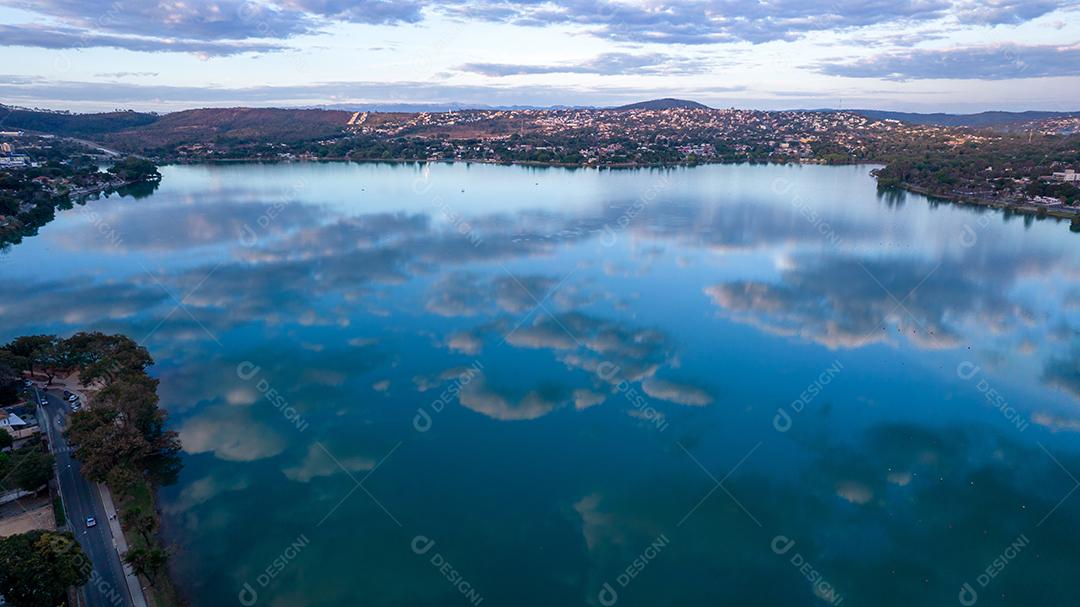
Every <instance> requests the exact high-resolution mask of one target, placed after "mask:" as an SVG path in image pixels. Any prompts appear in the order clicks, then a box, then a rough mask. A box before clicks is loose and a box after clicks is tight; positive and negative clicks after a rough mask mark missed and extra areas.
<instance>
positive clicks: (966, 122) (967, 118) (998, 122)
mask: <svg viewBox="0 0 1080 607" xmlns="http://www.w3.org/2000/svg"><path fill="white" fill-rule="evenodd" d="M845 111H848V112H852V113H854V114H860V115H863V116H866V117H867V118H870V119H873V120H900V121H902V122H909V123H912V124H929V125H936V126H966V127H973V128H1002V127H1008V126H1010V125H1013V124H1019V123H1022V122H1030V121H1032V120H1045V119H1047V118H1066V117H1069V116H1080V112H1038V111H1032V112H980V113H978V114H943V113H937V114H916V113H911V112H886V111H882V110H845Z"/></svg>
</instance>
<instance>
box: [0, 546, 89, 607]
mask: <svg viewBox="0 0 1080 607" xmlns="http://www.w3.org/2000/svg"><path fill="white" fill-rule="evenodd" d="M91 570H92V566H91V564H90V561H89V560H88V559H87V558H86V556H85V555H83V552H82V548H80V547H79V544H78V542H76V541H75V538H74V536H72V535H71V534H70V533H55V532H52V531H40V530H35V531H30V532H27V533H21V534H19V535H13V536H10V537H6V538H3V539H0V594H2V595H3V596H4V599H6V600H7V602H8V603H10V604H12V605H14V606H15V607H55V606H56V605H58V604H60V603H61V602H62V601H63V600H64V595H65V593H66V592H67V589H68V588H69V587H71V586H82V585H83V584H85V583H86V582H87V581H89V580H90V571H91Z"/></svg>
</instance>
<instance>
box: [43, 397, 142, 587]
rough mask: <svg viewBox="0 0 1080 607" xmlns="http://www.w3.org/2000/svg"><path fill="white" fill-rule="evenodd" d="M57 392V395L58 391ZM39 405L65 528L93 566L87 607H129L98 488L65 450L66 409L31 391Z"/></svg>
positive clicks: (59, 402) (60, 400) (60, 402)
mask: <svg viewBox="0 0 1080 607" xmlns="http://www.w3.org/2000/svg"><path fill="white" fill-rule="evenodd" d="M57 392H59V391H57ZM34 393H35V396H36V397H37V399H38V401H39V402H40V400H41V396H42V395H45V396H46V397H47V399H48V404H47V405H45V406H44V407H43V409H44V410H45V417H46V419H43V420H41V423H42V425H43V426H45V429H46V432H48V436H49V447H50V449H51V450H52V452H53V455H54V456H55V457H56V467H57V477H58V478H59V479H60V493H61V494H62V496H63V499H64V509H65V511H66V512H67V519H68V524H69V525H70V526H71V529H72V531H73V532H74V533H75V537H76V539H78V540H79V544H80V545H81V546H82V549H83V552H85V553H86V555H87V556H88V557H89V558H90V562H91V563H93V565H94V572H93V573H92V574H91V576H90V582H89V583H88V584H87V585H86V586H85V588H84V589H85V591H86V602H87V605H88V607H131V605H132V600H131V595H130V594H129V593H128V588H127V584H126V583H125V580H124V569H123V565H121V563H120V556H119V555H118V554H117V552H116V548H115V547H114V540H113V536H112V532H111V531H110V529H109V521H108V518H107V517H106V515H105V507H104V506H103V505H102V503H101V495H100V494H98V491H97V486H96V485H95V484H93V483H91V482H90V481H88V480H86V478H84V477H83V475H82V473H81V472H80V471H79V461H78V460H76V459H75V457H74V456H73V454H72V452H71V449H70V448H68V444H67V439H66V438H64V434H63V431H64V429H65V428H66V427H67V416H68V405H67V403H66V402H64V399H63V398H61V397H60V396H59V395H58V394H49V393H46V392H45V391H43V390H39V389H38V388H37V387H36V386H35V387H34ZM88 516H92V517H94V518H95V519H97V521H98V524H97V526H95V527H91V528H87V527H86V517H88Z"/></svg>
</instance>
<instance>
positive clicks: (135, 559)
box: [124, 546, 169, 584]
mask: <svg viewBox="0 0 1080 607" xmlns="http://www.w3.org/2000/svg"><path fill="white" fill-rule="evenodd" d="M168 560H169V554H168V553H167V552H165V550H163V549H161V548H159V547H157V546H152V547H149V548H132V549H131V550H128V552H127V554H125V555H124V562H125V563H127V564H129V565H131V568H132V569H134V570H135V572H136V573H138V574H140V575H145V576H146V577H147V578H148V579H150V583H151V584H153V579H154V576H156V575H157V574H158V573H159V572H161V570H162V569H164V568H165V563H166V562H167V561H168Z"/></svg>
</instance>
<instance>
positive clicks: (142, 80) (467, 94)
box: [0, 0, 1080, 113]
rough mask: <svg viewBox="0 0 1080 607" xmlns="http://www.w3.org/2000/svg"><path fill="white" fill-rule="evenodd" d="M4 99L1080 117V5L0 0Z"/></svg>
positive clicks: (103, 104)
mask: <svg viewBox="0 0 1080 607" xmlns="http://www.w3.org/2000/svg"><path fill="white" fill-rule="evenodd" d="M0 57H2V58H3V60H2V61H0V103H5V104H11V105H20V106H26V107H46V108H53V109H70V110H74V111H99V110H111V109H117V108H123V109H136V110H151V111H159V112H166V111H173V110H178V109H187V108H193V107H221V106H238V105H244V106H261V107H266V106H275V107H307V106H345V107H350V108H355V109H363V108H367V107H384V108H385V107H387V106H393V105H398V104H436V105H443V104H456V105H461V106H469V107H480V106H552V105H569V106H609V105H618V104H623V103H628V102H633V101H640V100H644V99H652V98H659V97H679V98H686V99H693V100H696V101H700V102H702V103H706V104H708V105H711V106H713V107H739V108H756V109H791V108H806V109H811V108H824V107H829V108H861V109H862V108H866V109H886V110H899V111H918V112H937V111H943V112H965V113H966V112H977V111H983V110H1029V109H1039V110H1080V0H981V1H980V0H963V1H960V2H945V1H942V0H831V1H826V2H814V1H810V0H757V1H754V0H681V1H675V0H596V1H591V2H587V1H584V0H571V1H568V2H542V1H535V0H431V1H426V2H425V1H420V0H401V1H393V0H354V1H349V0H216V1H200V0H0Z"/></svg>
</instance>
